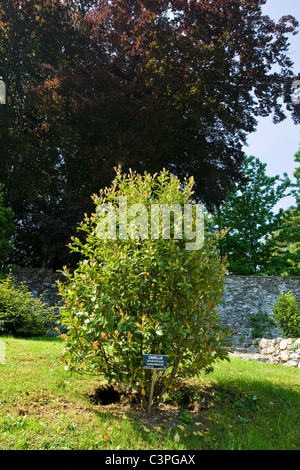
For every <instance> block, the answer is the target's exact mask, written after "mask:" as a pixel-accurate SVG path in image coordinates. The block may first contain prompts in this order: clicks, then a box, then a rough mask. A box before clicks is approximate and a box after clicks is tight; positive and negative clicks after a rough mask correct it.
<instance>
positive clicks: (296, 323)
mask: <svg viewBox="0 0 300 470" xmlns="http://www.w3.org/2000/svg"><path fill="white" fill-rule="evenodd" d="M273 315H274V320H275V322H276V323H277V325H278V326H279V328H281V330H282V332H283V334H284V335H285V336H287V337H296V338H298V337H299V336H300V305H299V304H298V302H297V300H296V297H295V296H293V295H292V293H291V292H287V293H286V294H283V293H281V294H280V296H279V297H278V300H277V302H276V304H275V305H274V306H273Z"/></svg>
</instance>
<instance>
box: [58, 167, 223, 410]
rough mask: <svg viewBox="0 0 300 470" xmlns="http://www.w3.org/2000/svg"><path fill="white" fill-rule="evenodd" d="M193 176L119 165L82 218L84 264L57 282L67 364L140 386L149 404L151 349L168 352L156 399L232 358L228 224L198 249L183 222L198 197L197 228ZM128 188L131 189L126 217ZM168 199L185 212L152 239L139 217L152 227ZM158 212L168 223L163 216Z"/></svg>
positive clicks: (77, 247)
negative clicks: (223, 243) (224, 252)
mask: <svg viewBox="0 0 300 470" xmlns="http://www.w3.org/2000/svg"><path fill="white" fill-rule="evenodd" d="M193 184H194V183H193V179H192V178H191V179H189V180H186V181H184V182H183V183H182V182H180V181H179V180H178V179H177V178H176V177H173V176H172V175H170V174H169V173H168V172H166V171H163V172H161V173H160V174H156V175H153V176H151V175H150V174H147V173H145V174H144V175H139V174H136V173H134V172H129V174H123V173H122V172H121V170H120V169H118V170H117V173H116V177H115V179H114V181H113V182H112V184H111V186H110V187H109V188H105V189H104V190H101V191H100V193H99V195H93V201H94V203H95V209H96V210H95V213H93V214H92V215H91V216H87V215H86V216H85V219H84V221H83V222H82V224H81V226H80V229H81V230H82V231H83V232H84V234H85V237H84V242H83V241H82V240H79V238H73V239H72V242H71V244H70V249H71V251H74V252H79V253H80V254H81V257H82V259H81V261H80V263H79V264H78V267H77V269H76V270H75V271H73V272H70V271H69V270H68V269H67V268H66V267H65V268H64V273H65V276H66V281H65V282H59V283H58V285H59V290H60V294H61V296H62V297H63V306H62V307H61V311H60V322H61V324H62V326H63V327H64V328H65V331H66V333H65V334H63V335H62V337H63V338H64V340H65V349H64V360H65V362H66V364H67V365H66V368H68V369H69V370H77V371H81V372H87V373H93V374H99V375H101V376H102V377H105V378H106V379H107V381H108V383H109V384H124V385H125V386H127V387H132V388H133V389H135V390H137V391H138V394H139V397H140V399H141V403H142V406H143V407H144V408H147V407H148V405H149V391H150V387H151V379H152V371H151V370H149V369H143V360H142V356H143V354H163V355H167V356H168V369H167V370H164V371H157V376H156V382H155V386H154V394H153V404H155V405H157V404H158V403H159V402H160V400H161V398H162V395H163V394H164V392H165V391H166V390H168V389H169V388H170V387H173V388H174V387H176V385H177V384H178V383H179V382H180V381H182V380H183V379H186V378H188V377H194V376H197V375H199V374H200V373H201V372H203V371H204V370H209V369H211V368H212V365H213V364H214V363H215V362H216V361H217V360H223V359H228V352H229V348H230V332H229V331H228V330H227V329H225V328H223V327H222V325H221V320H220V316H219V313H218V308H217V306H218V304H219V303H220V300H221V297H222V293H223V285H224V275H225V273H226V264H225V261H224V260H222V259H221V258H220V255H219V253H218V251H217V249H216V245H217V243H218V239H219V237H220V236H224V235H225V232H222V234H219V235H215V234H211V235H208V234H207V235H206V234H205V236H204V240H203V237H202V243H201V244H199V246H200V245H201V246H200V247H198V248H197V249H195V247H193V249H190V245H188V244H187V243H188V242H191V236H190V235H188V236H186V232H187V231H184V233H183V235H182V237H181V238H180V232H179V230H178V227H180V226H181V222H184V223H185V226H186V227H187V225H188V222H187V219H186V218H185V219H184V214H185V213H184V207H185V206H186V205H189V206H191V204H193V211H192V214H193V218H192V219H191V221H192V226H193V227H194V228H195V232H196V223H197V216H196V215H195V214H196V212H197V211H196V207H197V205H196V204H195V203H194V202H193V199H192V194H193V189H192V188H193ZM120 197H121V198H123V199H122V201H124V200H125V198H126V203H127V208H128V211H127V217H128V219H127V221H126V223H127V225H124V213H121V203H120V200H121V199H120ZM164 204H165V205H169V207H171V205H174V204H175V205H176V207H177V209H178V208H179V207H180V208H182V220H179V217H178V212H177V216H176V217H177V218H176V217H175V215H174V223H172V224H170V227H171V229H170V237H169V238H167V236H166V233H167V232H166V231H164V232H163V235H162V234H160V235H161V236H159V237H158V236H157V233H156V236H155V238H153V236H151V234H149V233H148V234H147V233H146V231H147V230H146V229H145V225H142V224H141V225H140V226H138V224H137V220H140V221H141V216H143V221H144V222H145V220H146V219H147V218H148V219H147V220H148V221H149V226H150V225H151V220H152V219H151V220H150V215H151V211H153V207H156V208H157V207H163V205H164ZM134 205H135V206H134ZM155 205H156V206H155ZM103 207H106V208H107V213H105V214H104V212H105V211H103ZM112 207H113V210H110V209H109V208H112ZM132 207H135V210H136V209H139V211H138V212H139V215H137V214H138V212H137V210H136V212H135V217H134V214H133V212H134V211H132V210H131V209H130V208H132ZM173 207H174V206H173ZM123 209H124V208H123ZM108 213H109V214H110V215H109V216H108ZM139 217H140V219H139ZM145 217H146V219H145ZM121 219H122V220H121ZM183 219H184V220H183ZM158 220H159V223H160V228H161V229H163V228H164V229H165V228H166V225H165V226H163V222H165V220H164V219H163V217H159V219H158ZM133 222H134V223H135V224H133ZM105 223H106V232H105V231H104V225H105ZM132 224H133V225H132ZM133 226H134V227H135V231H134V230H133V228H132V227H133ZM124 227H125V228H124ZM115 228H117V229H115ZM198 228H199V227H198ZM124 231H125V234H124ZM104 232H105V233H104ZM197 233H200V231H198V232H197ZM105 234H106V236H104V235H105ZM108 235H110V236H108ZM152 235H153V233H152ZM175 235H176V236H175Z"/></svg>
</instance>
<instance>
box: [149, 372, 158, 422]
mask: <svg viewBox="0 0 300 470" xmlns="http://www.w3.org/2000/svg"><path fill="white" fill-rule="evenodd" d="M155 377H156V369H153V373H152V383H151V389H150V396H149V403H148V418H149V417H150V415H151V406H152V399H153V391H154V383H155Z"/></svg>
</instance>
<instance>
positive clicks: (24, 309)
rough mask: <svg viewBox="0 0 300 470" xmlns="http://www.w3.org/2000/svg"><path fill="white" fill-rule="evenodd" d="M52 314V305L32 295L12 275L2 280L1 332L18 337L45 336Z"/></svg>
mask: <svg viewBox="0 0 300 470" xmlns="http://www.w3.org/2000/svg"><path fill="white" fill-rule="evenodd" d="M51 316H52V307H49V306H48V305H47V304H46V303H43V301H42V298H40V299H36V298H34V297H33V296H32V295H31V292H29V290H28V288H27V286H26V285H25V284H24V283H22V284H21V285H20V286H15V284H14V279H13V277H12V276H7V277H6V278H4V279H2V280H0V334H3V335H4V334H5V335H7V334H9V335H13V336H18V337H33V336H43V335H45V334H46V333H47V327H48V325H49V322H50V318H51Z"/></svg>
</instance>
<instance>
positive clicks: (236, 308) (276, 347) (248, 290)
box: [13, 267, 300, 367]
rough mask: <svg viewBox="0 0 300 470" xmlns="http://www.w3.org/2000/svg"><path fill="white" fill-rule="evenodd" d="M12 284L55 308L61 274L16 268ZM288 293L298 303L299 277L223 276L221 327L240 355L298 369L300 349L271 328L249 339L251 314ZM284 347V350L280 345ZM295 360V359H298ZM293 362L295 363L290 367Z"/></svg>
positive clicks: (250, 334)
mask: <svg viewBox="0 0 300 470" xmlns="http://www.w3.org/2000/svg"><path fill="white" fill-rule="evenodd" d="M13 275H14V277H15V279H16V283H20V282H25V283H26V285H27V286H28V288H29V290H30V291H31V292H32V294H33V296H34V297H38V296H40V295H41V294H42V293H44V300H45V301H46V302H48V303H49V304H50V305H55V304H56V303H57V302H58V301H59V300H60V297H59V295H58V290H57V285H56V283H55V281H56V280H57V279H60V280H64V276H63V274H62V273H56V272H53V271H52V270H50V269H36V268H20V267H19V268H16V269H15V270H14V272H13ZM289 291H290V292H291V293H292V294H293V295H295V296H296V298H297V300H299V302H300V276H299V277H280V276H226V280H225V290H224V295H223V301H222V303H221V304H220V306H219V312H220V315H221V317H222V320H223V324H224V325H226V326H229V327H230V328H231V329H232V330H234V332H235V334H234V336H233V343H234V347H235V349H236V350H237V351H240V352H241V353H243V352H244V353H247V352H250V353H254V354H255V353H257V354H258V355H260V356H263V357H265V358H266V360H267V361H268V362H276V363H285V364H287V365H293V366H294V367H296V366H297V367H298V366H299V362H300V358H299V356H300V350H295V346H297V344H299V343H300V339H299V340H298V341H299V343H296V345H295V344H294V342H293V340H292V339H283V338H282V336H283V335H282V332H280V330H278V329H277V328H275V327H273V328H272V329H271V331H269V336H270V339H267V338H258V339H253V337H252V324H251V321H250V316H251V315H257V314H258V313H259V312H266V313H267V314H268V315H269V316H270V317H271V316H272V307H273V305H274V304H275V302H276V301H277V299H278V297H279V295H280V294H281V293H287V292H289ZM284 345H286V347H285V348H284V347H283V346H284ZM298 359H299V360H298ZM290 361H293V362H294V363H296V362H297V361H298V362H297V364H296V365H295V364H292V363H291V362H290Z"/></svg>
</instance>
